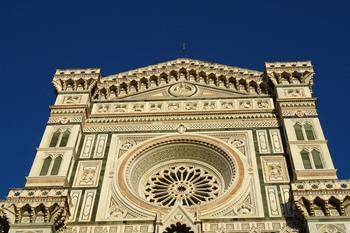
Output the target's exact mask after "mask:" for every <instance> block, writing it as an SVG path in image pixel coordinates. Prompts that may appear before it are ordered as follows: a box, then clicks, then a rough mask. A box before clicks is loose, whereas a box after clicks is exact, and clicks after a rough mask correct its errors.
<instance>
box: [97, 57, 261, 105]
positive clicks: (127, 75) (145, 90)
mask: <svg viewBox="0 0 350 233" xmlns="http://www.w3.org/2000/svg"><path fill="white" fill-rule="evenodd" d="M181 83H182V85H181ZM193 86H194V89H196V90H197V91H198V92H196V93H191V89H192V87H193ZM266 86H267V84H266V83H265V82H264V79H263V75H262V73H261V72H258V71H252V70H246V69H241V68H237V67H230V66H224V65H219V64H212V63H206V62H201V61H196V60H191V59H177V60H174V61H170V62H167V63H161V64H158V65H154V66H149V67H145V68H140V69H137V70H132V71H128V72H124V73H120V74H116V75H111V76H108V77H105V78H102V79H101V80H100V82H99V83H98V85H97V89H96V90H95V92H94V94H93V99H94V100H96V101H99V100H102V101H106V100H115V99H136V100H139V99H140V98H141V99H142V98H145V97H146V98H151V99H162V98H173V97H180V96H181V97H185V98H187V97H194V96H196V95H197V97H204V98H205V97H209V96H217V97H232V96H237V95H238V96H246V95H264V94H267V88H266ZM177 92H182V93H180V94H176V93H177ZM185 92H188V93H187V94H186V93H185ZM174 93H175V94H174Z"/></svg>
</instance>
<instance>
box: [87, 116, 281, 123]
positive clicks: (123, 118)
mask: <svg viewBox="0 0 350 233" xmlns="http://www.w3.org/2000/svg"><path fill="white" fill-rule="evenodd" d="M235 119H236V120H252V121H254V120H257V121H259V120H263V119H265V120H267V121H268V120H277V117H276V115H275V114H274V113H250V114H249V113H246V114H242V113H236V114H186V115H185V114H183V115H175V114H172V115H170V114H169V115H158V116H157V115H156V116H150V115H143V116H142V115H141V116H139V115H134V116H120V117H118V118H115V117H91V118H88V119H87V120H86V123H87V124H98V123H120V122H125V123H132V122H140V123H141V122H154V121H197V120H208V121H211V120H215V121H217V120H235Z"/></svg>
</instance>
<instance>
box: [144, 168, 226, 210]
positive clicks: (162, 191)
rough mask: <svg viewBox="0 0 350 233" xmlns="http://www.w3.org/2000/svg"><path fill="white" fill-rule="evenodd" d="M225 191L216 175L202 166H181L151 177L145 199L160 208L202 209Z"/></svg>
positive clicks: (167, 169) (147, 184)
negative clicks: (187, 207)
mask: <svg viewBox="0 0 350 233" xmlns="http://www.w3.org/2000/svg"><path fill="white" fill-rule="evenodd" d="M221 190H222V187H221V185H220V182H219V179H218V178H217V177H216V175H215V174H212V173H211V172H209V171H208V170H205V169H204V168H201V167H199V166H198V165H196V166H194V165H187V164H182V165H177V166H171V167H169V168H162V169H161V170H160V171H157V172H156V174H153V175H151V176H150V177H149V179H148V181H147V183H146V186H145V193H144V195H145V199H146V200H147V201H149V202H151V203H153V204H156V205H160V206H167V207H170V206H173V205H175V203H178V204H180V205H184V206H193V205H200V204H201V203H202V202H207V201H210V200H213V199H214V198H216V197H217V196H218V195H219V193H220V191H221Z"/></svg>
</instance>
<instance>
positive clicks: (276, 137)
mask: <svg viewBox="0 0 350 233" xmlns="http://www.w3.org/2000/svg"><path fill="white" fill-rule="evenodd" d="M269 133H270V139H271V142H272V152H273V153H283V146H282V140H281V135H280V132H279V130H278V129H271V130H270V131H269Z"/></svg>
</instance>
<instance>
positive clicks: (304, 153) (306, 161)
mask: <svg viewBox="0 0 350 233" xmlns="http://www.w3.org/2000/svg"><path fill="white" fill-rule="evenodd" d="M300 155H301V160H302V161H303V166H304V169H312V165H311V160H310V156H309V151H307V150H305V149H303V150H302V151H301V152H300Z"/></svg>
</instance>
